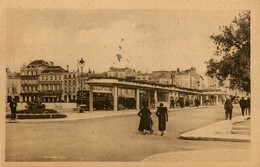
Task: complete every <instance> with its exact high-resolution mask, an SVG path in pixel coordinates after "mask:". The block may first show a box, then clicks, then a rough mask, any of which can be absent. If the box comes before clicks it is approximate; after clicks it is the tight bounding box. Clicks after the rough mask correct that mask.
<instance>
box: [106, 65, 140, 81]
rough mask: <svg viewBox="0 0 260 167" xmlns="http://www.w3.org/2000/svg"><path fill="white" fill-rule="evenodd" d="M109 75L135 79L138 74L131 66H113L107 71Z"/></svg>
mask: <svg viewBox="0 0 260 167" xmlns="http://www.w3.org/2000/svg"><path fill="white" fill-rule="evenodd" d="M107 75H108V77H115V78H122V79H127V78H130V79H131V78H132V79H133V80H134V79H135V76H136V75H137V74H136V72H135V71H134V70H132V69H131V68H127V67H126V68H113V67H111V68H110V70H109V71H108V72H107Z"/></svg>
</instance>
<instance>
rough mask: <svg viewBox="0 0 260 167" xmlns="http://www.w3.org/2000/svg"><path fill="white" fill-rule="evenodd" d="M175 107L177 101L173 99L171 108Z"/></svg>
mask: <svg viewBox="0 0 260 167" xmlns="http://www.w3.org/2000/svg"><path fill="white" fill-rule="evenodd" d="M174 106H175V101H174V98H172V99H171V108H174Z"/></svg>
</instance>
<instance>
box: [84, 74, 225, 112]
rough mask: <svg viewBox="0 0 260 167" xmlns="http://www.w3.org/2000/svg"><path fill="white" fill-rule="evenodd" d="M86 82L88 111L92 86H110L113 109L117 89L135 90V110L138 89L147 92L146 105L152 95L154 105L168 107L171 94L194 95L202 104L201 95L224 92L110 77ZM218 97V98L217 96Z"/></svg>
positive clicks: (116, 105)
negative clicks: (195, 89)
mask: <svg viewBox="0 0 260 167" xmlns="http://www.w3.org/2000/svg"><path fill="white" fill-rule="evenodd" d="M86 84H88V85H89V111H93V100H94V98H93V87H94V86H99V87H112V95H113V110H114V111H117V110H118V89H119V88H125V89H132V90H135V99H136V110H139V108H140V102H139V100H140V99H139V98H140V90H142V91H146V92H147V102H148V107H149V108H150V107H151V97H154V98H153V100H154V105H155V106H159V103H164V105H165V106H166V107H170V97H171V95H172V94H174V95H175V96H179V94H182V95H183V94H185V95H187V96H192V97H194V96H196V97H197V98H198V99H200V103H201V105H202V101H203V96H209V95H215V96H216V98H218V97H219V95H225V93H221V92H208V93H207V92H201V91H191V90H184V89H181V88H176V87H173V86H159V85H155V84H150V83H140V82H135V81H126V80H122V79H110V78H98V79H96V78H93V79H89V80H88V81H86ZM214 93H215V94H214ZM218 99H219V98H218Z"/></svg>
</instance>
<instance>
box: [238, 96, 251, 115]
mask: <svg viewBox="0 0 260 167" xmlns="http://www.w3.org/2000/svg"><path fill="white" fill-rule="evenodd" d="M239 104H240V108H241V112H242V115H243V116H244V115H245V114H246V115H247V114H248V115H249V116H250V98H247V100H245V99H244V97H242V99H241V100H240V102H239Z"/></svg>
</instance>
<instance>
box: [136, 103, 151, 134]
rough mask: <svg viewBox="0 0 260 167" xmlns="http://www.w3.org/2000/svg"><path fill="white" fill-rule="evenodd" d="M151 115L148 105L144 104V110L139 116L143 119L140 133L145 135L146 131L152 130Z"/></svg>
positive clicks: (139, 128)
mask: <svg viewBox="0 0 260 167" xmlns="http://www.w3.org/2000/svg"><path fill="white" fill-rule="evenodd" d="M151 115H152V113H151V111H150V110H149V109H148V108H147V105H146V104H145V103H144V104H143V108H142V109H141V110H140V111H139V113H138V116H139V117H141V119H140V123H139V127H138V130H139V131H140V133H143V134H145V130H151V129H150V128H151V127H150V118H149V117H150V116H151Z"/></svg>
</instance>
